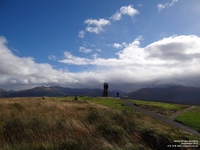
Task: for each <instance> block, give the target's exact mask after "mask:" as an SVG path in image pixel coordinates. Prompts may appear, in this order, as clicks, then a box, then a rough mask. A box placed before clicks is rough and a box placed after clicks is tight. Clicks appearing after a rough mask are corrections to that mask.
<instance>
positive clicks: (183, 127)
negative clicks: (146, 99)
mask: <svg viewBox="0 0 200 150" xmlns="http://www.w3.org/2000/svg"><path fill="white" fill-rule="evenodd" d="M124 104H125V105H126V106H127V107H130V108H132V109H134V110H136V111H139V112H142V113H144V114H146V115H148V116H151V117H153V118H155V119H157V120H160V121H161V122H164V123H166V124H169V125H171V126H173V127H175V128H178V129H181V130H183V131H185V132H188V133H190V134H193V135H196V136H200V133H198V132H197V131H196V130H194V129H192V128H189V127H186V126H184V125H182V124H180V123H177V122H175V121H173V120H171V119H168V118H166V117H164V116H161V115H158V114H156V113H153V112H150V111H148V110H146V109H143V108H140V107H137V106H135V105H133V103H132V102H131V101H129V100H124Z"/></svg>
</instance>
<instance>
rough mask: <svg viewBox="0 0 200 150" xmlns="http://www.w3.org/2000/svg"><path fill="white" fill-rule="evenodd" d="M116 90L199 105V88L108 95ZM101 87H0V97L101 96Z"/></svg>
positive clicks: (152, 99)
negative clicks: (19, 89)
mask: <svg viewBox="0 0 200 150" xmlns="http://www.w3.org/2000/svg"><path fill="white" fill-rule="evenodd" d="M117 92H119V93H120V97H124V98H131V99H140V100H148V101H159V102H169V103H180V104H190V105H200V88H197V87H183V86H171V87H167V88H160V87H155V88H142V89H139V90H137V91H134V92H130V93H125V92H123V91H117V90H114V91H109V96H111V97H116V96H117ZM102 94H103V89H87V88H85V89H72V88H66V87H59V86H50V87H44V86H41V87H35V88H32V89H27V90H21V91H6V90H3V89H0V97H41V96H49V97H54V96H65V95H67V96H102Z"/></svg>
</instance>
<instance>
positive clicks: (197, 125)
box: [175, 106, 200, 132]
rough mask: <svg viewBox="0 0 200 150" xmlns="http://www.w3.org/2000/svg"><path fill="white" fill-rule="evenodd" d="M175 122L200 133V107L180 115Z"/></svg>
mask: <svg viewBox="0 0 200 150" xmlns="http://www.w3.org/2000/svg"><path fill="white" fill-rule="evenodd" d="M175 120H176V121H177V122H180V123H182V124H184V125H186V126H189V127H192V128H194V129H196V130H197V131H199V132H200V106H196V108H195V109H192V110H190V111H188V112H185V113H183V114H181V115H179V116H178V117H177V118H176V119H175Z"/></svg>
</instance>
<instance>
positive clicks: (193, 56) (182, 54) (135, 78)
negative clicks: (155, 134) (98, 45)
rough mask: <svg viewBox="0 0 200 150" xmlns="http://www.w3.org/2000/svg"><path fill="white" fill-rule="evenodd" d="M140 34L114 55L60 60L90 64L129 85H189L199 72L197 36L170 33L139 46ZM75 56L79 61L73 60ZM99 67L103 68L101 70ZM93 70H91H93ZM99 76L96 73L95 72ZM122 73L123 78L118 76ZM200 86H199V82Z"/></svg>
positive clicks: (103, 76) (198, 39) (109, 77)
mask: <svg viewBox="0 0 200 150" xmlns="http://www.w3.org/2000/svg"><path fill="white" fill-rule="evenodd" d="M140 40H141V37H138V38H136V39H135V40H134V41H133V42H132V43H130V44H124V45H126V47H125V48H124V49H123V50H121V51H119V52H117V53H116V54H117V56H118V57H117V58H108V59H105V58H100V57H98V56H96V57H94V58H92V59H86V58H77V57H75V56H73V57H74V58H71V59H69V58H67V57H66V58H65V59H64V60H62V62H65V63H68V62H69V63H70V64H74V65H94V66H96V67H97V70H98V71H99V72H101V71H102V72H101V73H100V74H101V75H102V78H103V79H105V76H106V78H107V79H108V80H110V81H112V82H114V79H116V80H115V82H119V80H120V82H122V81H124V82H128V81H129V82H130V83H132V84H134V83H137V84H139V83H140V84H142V83H155V82H156V83H157V84H175V83H182V84H184V83H185V84H186V83H187V84H190V85H192V84H193V85H195V84H196V83H197V82H195V81H194V82H191V79H190V78H189V77H190V76H191V75H192V76H194V75H196V76H195V77H196V78H198V79H199V78H200V77H198V76H199V75H200V69H199V68H200V65H199V64H200V37H198V36H194V35H190V36H189V35H188V36H186V35H181V36H171V37H168V38H164V39H162V40H159V41H156V42H154V43H152V44H149V45H147V46H146V47H144V48H142V47H140ZM77 59H78V60H79V59H80V60H81V61H79V63H77ZM102 68H103V69H102ZM93 73H95V72H93ZM98 75H99V73H98ZM122 76H123V78H121V77H122ZM199 86H200V85H199Z"/></svg>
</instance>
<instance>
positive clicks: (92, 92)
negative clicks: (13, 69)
mask: <svg viewBox="0 0 200 150" xmlns="http://www.w3.org/2000/svg"><path fill="white" fill-rule="evenodd" d="M117 92H119V93H120V94H123V95H124V94H125V92H123V91H109V96H111V97H116V96H117ZM102 94H103V89H87V88H85V89H72V88H65V87H59V86H50V87H44V86H41V87H35V88H32V89H27V90H21V91H15V92H14V91H12V92H7V91H5V90H3V89H0V97H41V96H48V97H54V96H66V95H67V96H102Z"/></svg>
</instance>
